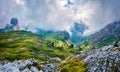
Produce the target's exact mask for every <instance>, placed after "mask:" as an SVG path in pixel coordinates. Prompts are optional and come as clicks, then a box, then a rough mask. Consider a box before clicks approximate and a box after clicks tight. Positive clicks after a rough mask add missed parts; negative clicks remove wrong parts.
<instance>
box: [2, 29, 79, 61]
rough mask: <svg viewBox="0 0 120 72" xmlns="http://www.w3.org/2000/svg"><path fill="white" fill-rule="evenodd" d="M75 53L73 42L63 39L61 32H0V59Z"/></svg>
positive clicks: (38, 57)
mask: <svg viewBox="0 0 120 72" xmlns="http://www.w3.org/2000/svg"><path fill="white" fill-rule="evenodd" d="M57 35H58V37H57ZM59 37H60V38H59ZM75 53H77V49H76V48H75V47H74V44H73V43H72V42H71V41H70V40H64V33H63V34H62V32H60V33H59V32H58V34H57V32H56V33H55V34H53V33H52V34H50V35H46V36H45V35H44V36H42V35H37V34H34V33H31V32H27V31H8V32H2V33H0V60H5V59H7V60H10V61H13V60H16V59H28V58H35V59H38V60H40V61H41V60H47V59H48V58H51V57H60V58H61V59H65V58H67V57H68V56H70V55H72V54H75ZM42 55H43V56H42Z"/></svg>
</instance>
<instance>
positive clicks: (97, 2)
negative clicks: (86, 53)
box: [0, 0, 120, 35]
mask: <svg viewBox="0 0 120 72" xmlns="http://www.w3.org/2000/svg"><path fill="white" fill-rule="evenodd" d="M12 17H17V18H18V19H19V25H20V27H25V26H29V27H30V30H34V29H35V28H41V29H45V30H54V31H63V30H66V31H68V32H70V29H71V27H73V25H74V23H75V22H78V23H79V22H82V23H84V24H86V25H87V26H88V27H89V29H88V30H86V31H85V32H84V35H89V34H91V33H94V32H95V31H98V30H100V29H101V28H103V27H104V26H105V25H106V24H109V23H110V22H113V21H117V20H119V19H120V0H0V28H3V27H4V26H5V25H6V24H7V23H9V21H10V19H11V18H12Z"/></svg>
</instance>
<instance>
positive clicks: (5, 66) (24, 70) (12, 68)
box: [0, 57, 61, 72]
mask: <svg viewBox="0 0 120 72" xmlns="http://www.w3.org/2000/svg"><path fill="white" fill-rule="evenodd" d="M60 62H61V59H60V58H58V57H55V58H51V59H48V61H47V64H45V65H40V64H39V63H38V61H37V60H35V59H34V58H32V59H27V60H25V61H23V60H15V61H14V62H9V61H7V60H5V61H2V62H1V63H0V72H54V71H55V68H57V66H58V63H60ZM38 64H39V68H38V66H37V65H38Z"/></svg>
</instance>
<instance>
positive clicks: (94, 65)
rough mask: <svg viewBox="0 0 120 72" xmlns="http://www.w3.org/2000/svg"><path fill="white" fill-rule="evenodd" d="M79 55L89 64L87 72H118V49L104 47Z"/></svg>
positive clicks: (119, 58)
mask: <svg viewBox="0 0 120 72" xmlns="http://www.w3.org/2000/svg"><path fill="white" fill-rule="evenodd" d="M81 55H82V56H85V57H86V58H85V59H84V62H87V63H89V66H88V71H87V72H120V47H113V46H111V45H110V46H105V47H102V48H100V49H95V50H92V51H90V50H89V51H86V52H84V53H81Z"/></svg>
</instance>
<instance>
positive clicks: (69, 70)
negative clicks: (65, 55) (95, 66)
mask: <svg viewBox="0 0 120 72" xmlns="http://www.w3.org/2000/svg"><path fill="white" fill-rule="evenodd" d="M82 59H83V57H80V56H75V57H73V58H70V59H68V60H67V61H65V62H62V63H60V64H59V66H58V69H57V70H60V72H86V71H87V66H88V64H87V63H83V62H82Z"/></svg>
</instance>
